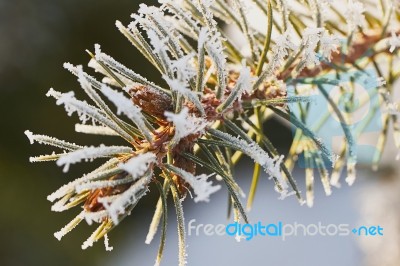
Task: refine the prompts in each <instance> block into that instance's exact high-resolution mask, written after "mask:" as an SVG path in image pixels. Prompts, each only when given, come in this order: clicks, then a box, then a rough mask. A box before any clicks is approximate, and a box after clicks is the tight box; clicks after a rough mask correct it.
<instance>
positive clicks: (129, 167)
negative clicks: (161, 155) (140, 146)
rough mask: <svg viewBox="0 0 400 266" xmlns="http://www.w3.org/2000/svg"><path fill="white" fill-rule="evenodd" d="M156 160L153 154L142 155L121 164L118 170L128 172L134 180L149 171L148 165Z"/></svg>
mask: <svg viewBox="0 0 400 266" xmlns="http://www.w3.org/2000/svg"><path fill="white" fill-rule="evenodd" d="M156 159H157V157H156V155H155V154H154V153H151V152H147V153H142V154H138V155H137V156H135V157H133V158H131V159H129V161H127V162H126V163H121V164H120V165H119V168H120V169H122V170H124V171H126V172H128V173H129V174H130V175H131V176H132V177H133V179H134V180H135V179H137V178H139V177H141V176H143V175H144V174H145V173H146V171H147V170H149V166H150V164H152V163H155V162H156Z"/></svg>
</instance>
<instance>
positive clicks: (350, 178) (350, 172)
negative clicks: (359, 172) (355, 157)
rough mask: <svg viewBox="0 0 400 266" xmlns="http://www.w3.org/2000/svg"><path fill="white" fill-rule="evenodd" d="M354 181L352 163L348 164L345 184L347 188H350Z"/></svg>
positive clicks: (353, 166) (354, 167) (353, 165)
mask: <svg viewBox="0 0 400 266" xmlns="http://www.w3.org/2000/svg"><path fill="white" fill-rule="evenodd" d="M355 180H356V164H355V163H353V162H348V163H347V177H346V182H347V184H349V186H351V185H353V184H354V181H355Z"/></svg>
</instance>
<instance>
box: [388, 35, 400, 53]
mask: <svg viewBox="0 0 400 266" xmlns="http://www.w3.org/2000/svg"><path fill="white" fill-rule="evenodd" d="M389 46H390V49H389V51H390V52H391V53H393V52H394V50H395V49H396V48H398V47H400V36H396V33H395V32H394V31H392V34H391V37H390V38H389Z"/></svg>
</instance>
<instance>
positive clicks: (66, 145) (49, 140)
mask: <svg viewBox="0 0 400 266" xmlns="http://www.w3.org/2000/svg"><path fill="white" fill-rule="evenodd" d="M24 133H25V135H26V136H27V137H28V139H29V142H30V143H31V144H33V143H34V142H35V141H36V142H37V143H39V144H45V145H50V146H54V147H58V148H61V149H65V150H69V151H74V150H77V149H81V148H83V146H80V145H76V144H75V143H70V142H66V141H64V140H59V139H56V138H54V137H49V136H46V135H35V134H33V133H32V132H31V131H29V130H25V132H24Z"/></svg>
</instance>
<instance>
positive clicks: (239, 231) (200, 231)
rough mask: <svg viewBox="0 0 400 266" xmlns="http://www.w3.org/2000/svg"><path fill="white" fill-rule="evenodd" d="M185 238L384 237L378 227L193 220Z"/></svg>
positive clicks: (319, 223)
mask: <svg viewBox="0 0 400 266" xmlns="http://www.w3.org/2000/svg"><path fill="white" fill-rule="evenodd" d="M187 231H188V236H232V237H235V238H238V237H239V238H243V239H245V240H252V239H253V238H255V237H273V238H279V239H281V240H283V241H285V240H286V239H288V238H290V237H297V236H310V237H313V236H323V237H334V236H339V237H346V236H350V235H355V236H370V237H379V236H383V227H381V226H380V225H371V226H366V225H362V226H358V227H351V226H350V224H346V223H343V224H323V223H322V222H318V223H311V224H303V223H298V222H293V223H283V222H281V221H278V222H276V223H263V222H257V223H254V224H240V223H237V222H236V223H230V224H227V225H225V224H216V225H214V224H202V223H196V220H195V219H192V220H190V221H189V222H188V227H187Z"/></svg>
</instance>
